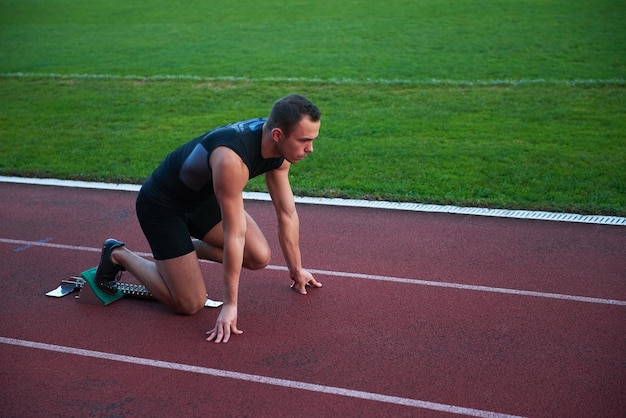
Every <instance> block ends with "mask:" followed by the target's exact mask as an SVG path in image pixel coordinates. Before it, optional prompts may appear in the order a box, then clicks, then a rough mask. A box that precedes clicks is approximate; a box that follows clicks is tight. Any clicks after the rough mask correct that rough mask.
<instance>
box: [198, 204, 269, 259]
mask: <svg viewBox="0 0 626 418" xmlns="http://www.w3.org/2000/svg"><path fill="white" fill-rule="evenodd" d="M246 224H247V228H246V244H245V247H244V250H243V251H244V253H243V267H245V268H247V269H250V270H259V269H262V268H265V267H267V265H268V264H269V262H270V259H271V256H272V253H271V250H270V247H269V244H268V243H267V240H266V239H265V236H264V235H263V232H261V229H260V228H259V226H258V225H257V223H256V222H255V221H254V219H252V217H251V216H250V215H248V213H247V212H246ZM193 245H194V248H195V249H196V254H197V255H198V258H201V259H203V260H211V261H216V262H218V263H221V262H222V261H223V257H224V250H223V246H224V229H223V228H222V223H221V222H220V223H219V224H217V225H216V226H215V227H214V228H213V229H211V230H210V231H209V232H208V233H207V234H206V235H205V236H204V238H203V239H202V241H200V240H193Z"/></svg>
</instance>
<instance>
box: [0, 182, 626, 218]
mask: <svg viewBox="0 0 626 418" xmlns="http://www.w3.org/2000/svg"><path fill="white" fill-rule="evenodd" d="M0 183H16V184H31V185H39V186H58V187H73V188H80V189H97V190H116V191H125V192H138V191H139V189H140V188H141V186H140V185H137V184H116V183H101V182H89V181H76V180H58V179H38V178H25V177H3V176H0ZM243 198H244V199H246V200H259V201H270V200H271V199H270V195H269V194H268V193H259V192H244V193H243ZM295 201H296V203H300V204H310V205H325V206H343V207H355V208H370V209H389V210H402V211H408V212H427V213H448V214H456V215H474V216H489V217H496V218H514V219H533V220H539V221H553V222H557V221H558V222H576V223H585V224H600V225H618V226H626V218H624V217H619V216H604V215H579V214H576V213H555V212H545V211H532V210H513V209H490V208H477V207H460V206H452V205H431V204H423V203H411V202H388V201H371V200H360V199H340V198H324V197H307V196H296V197H295Z"/></svg>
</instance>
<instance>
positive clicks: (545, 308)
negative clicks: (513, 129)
mask: <svg viewBox="0 0 626 418" xmlns="http://www.w3.org/2000/svg"><path fill="white" fill-rule="evenodd" d="M134 199H135V193H132V192H116V191H101V190H85V189H70V188H62V187H49V186H27V185H15V184H0V231H1V232H0V260H1V261H0V266H1V268H0V292H1V293H0V294H1V295H2V304H1V305H0V312H1V313H2V325H1V326H0V359H1V365H0V370H1V372H0V410H1V411H2V415H3V416H16V417H17V416H20V417H21V416H29V417H31V416H46V417H47V416H127V417H131V416H153V417H161V416H162V417H166V416H273V417H282V416H285V417H287V416H321V417H322V416H428V417H430V416H453V415H456V414H461V415H476V416H500V415H507V414H510V415H518V416H533V417H555V416H563V417H590V416H602V417H611V416H613V417H622V416H626V228H624V227H622V226H606V225H588V224H572V223H564V222H549V221H532V220H519V219H496V218H487V217H479V216H471V215H449V214H429V213H415V212H403V211H392V210H377V209H355V208H344V207H329V206H313V205H300V206H299V207H298V209H299V213H300V220H301V240H302V242H301V244H302V249H303V256H304V257H303V258H304V263H305V265H306V266H307V267H309V268H310V269H314V270H315V271H316V277H317V278H318V279H319V280H320V281H322V282H323V284H324V287H323V288H322V289H313V290H311V291H310V292H309V295H307V296H301V295H298V294H296V293H295V292H293V291H291V290H290V289H289V282H290V281H289V278H288V276H287V274H286V272H285V271H284V269H282V268H281V267H280V266H283V265H284V262H283V259H282V255H281V254H280V249H279V247H278V243H277V239H276V234H275V229H276V224H275V219H274V214H273V208H272V207H271V204H270V203H267V202H257V201H247V202H246V208H247V210H248V212H249V213H250V214H251V215H252V216H253V217H254V218H255V219H256V220H257V222H258V223H259V225H260V226H261V228H262V229H263V230H264V232H265V233H266V235H267V237H268V240H269V242H270V245H271V246H272V248H273V251H274V256H273V259H272V266H270V268H268V269H265V270H262V271H256V272H250V271H245V272H244V273H243V275H242V278H241V287H240V310H239V326H240V328H241V329H243V330H244V334H243V335H241V336H234V337H233V338H232V339H231V341H229V342H228V343H227V344H214V343H209V342H206V341H205V339H204V337H205V332H206V331H207V330H208V329H210V328H212V326H213V325H214V321H215V319H216V317H217V315H218V312H219V310H215V309H209V308H207V309H206V310H205V311H203V312H201V313H200V314H198V315H196V316H193V317H183V316H178V315H175V314H173V313H172V312H170V311H169V310H168V309H167V308H166V307H164V306H162V305H160V304H158V303H156V302H150V301H141V300H132V299H123V300H121V301H119V302H116V303H114V304H112V305H109V306H106V307H105V306H94V305H86V304H81V303H77V302H76V301H75V300H74V298H73V297H72V296H68V297H66V298H62V299H55V298H49V297H46V296H45V293H46V292H47V291H49V290H51V289H53V288H55V287H56V286H57V285H58V284H59V282H60V280H61V279H64V278H67V277H69V276H72V275H76V274H79V273H80V272H81V271H83V270H86V269H87V268H90V267H93V266H95V265H96V264H97V262H98V259H99V251H100V250H99V247H100V245H101V243H102V241H103V240H104V239H105V238H108V237H109V236H112V237H115V238H118V239H121V240H124V241H125V242H126V244H127V246H128V247H129V248H131V249H133V250H136V251H140V252H148V251H149V249H148V246H147V243H146V242H145V239H144V238H143V235H142V234H141V231H140V229H139V226H138V223H137V221H136V218H135V214H134ZM220 268H221V266H220V265H216V264H210V263H203V264H202V269H203V271H204V272H205V276H206V280H207V287H208V290H209V294H210V296H211V297H213V298H215V299H220V298H221V276H220V271H221V269H220ZM128 280H129V279H128V278H127V281H128ZM130 280H132V278H130Z"/></svg>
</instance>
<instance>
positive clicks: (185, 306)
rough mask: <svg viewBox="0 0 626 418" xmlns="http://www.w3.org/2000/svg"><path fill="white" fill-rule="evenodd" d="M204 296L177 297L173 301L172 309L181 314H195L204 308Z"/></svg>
mask: <svg viewBox="0 0 626 418" xmlns="http://www.w3.org/2000/svg"><path fill="white" fill-rule="evenodd" d="M205 302H206V297H205V296H202V297H201V298H200V297H194V298H188V299H179V300H177V301H176V302H175V303H174V310H175V311H176V313H179V314H181V315H195V314H197V313H198V312H200V311H201V310H202V308H204V303H205Z"/></svg>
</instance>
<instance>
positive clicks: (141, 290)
mask: <svg viewBox="0 0 626 418" xmlns="http://www.w3.org/2000/svg"><path fill="white" fill-rule="evenodd" d="M89 272H91V270H87V271H86V272H83V275H82V276H81V277H78V276H73V277H70V278H69V279H68V280H62V281H61V284H60V285H59V287H57V288H56V289H54V290H51V291H50V292H48V293H46V296H50V297H55V298H62V297H64V296H67V295H69V294H70V293H74V292H76V291H78V294H77V295H76V296H75V299H76V300H77V301H78V302H80V303H87V304H90V305H109V304H111V303H113V302H116V301H118V300H120V299H122V298H123V297H130V298H133V299H144V300H156V298H155V297H154V295H153V294H152V293H150V291H149V290H148V289H147V288H146V287H145V286H144V285H141V284H132V283H118V285H117V288H118V292H117V294H116V295H110V297H107V299H106V300H104V301H103V300H102V298H101V297H98V296H97V295H96V293H95V292H94V289H93V288H92V286H93V285H92V284H91V283H90V282H89V281H87V280H85V277H84V274H85V273H89ZM96 291H97V292H102V291H101V290H100V289H97V290H96ZM223 303H224V302H220V301H215V300H211V299H209V298H208V295H207V299H206V302H205V303H204V306H205V307H206V308H218V307H220V306H222V305H223Z"/></svg>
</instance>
